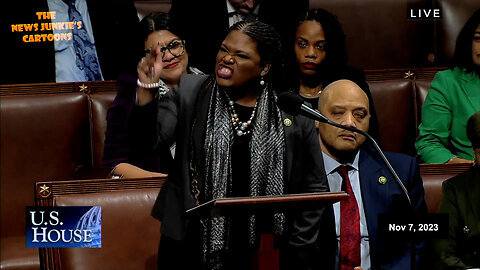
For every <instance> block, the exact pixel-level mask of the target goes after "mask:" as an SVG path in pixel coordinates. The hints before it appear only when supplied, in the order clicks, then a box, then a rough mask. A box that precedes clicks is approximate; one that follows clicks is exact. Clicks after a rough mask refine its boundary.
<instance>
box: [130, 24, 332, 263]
mask: <svg viewBox="0 0 480 270" xmlns="http://www.w3.org/2000/svg"><path fill="white" fill-rule="evenodd" d="M280 46H281V44H280V37H279V35H278V33H277V32H275V30H273V28H271V27H270V26H268V25H266V24H264V23H261V22H259V21H243V22H239V23H237V24H235V25H233V26H232V27H231V28H230V30H229V33H228V35H227V36H226V38H225V40H224V41H223V42H222V44H221V47H220V49H219V52H218V54H217V57H216V74H215V76H211V77H207V76H202V75H185V76H183V77H182V79H181V80H180V84H179V86H178V87H179V91H170V92H169V93H167V94H166V95H165V96H164V97H163V98H162V99H161V100H158V99H154V96H153V93H152V92H150V91H149V90H148V89H144V88H141V87H138V88H137V106H136V107H135V109H134V115H133V117H132V119H131V121H130V124H131V125H132V127H131V128H130V129H129V130H135V134H134V135H135V136H136V138H137V139H136V140H135V141H136V143H137V145H136V147H139V148H146V149H150V150H151V151H155V149H156V148H158V147H160V146H161V145H162V144H163V143H165V142H169V140H170V139H171V137H174V138H176V145H177V148H176V155H175V167H174V168H173V169H172V170H171V172H170V174H169V178H168V180H167V181H166V183H165V185H164V186H163V188H162V190H161V192H160V194H159V196H158V198H157V201H156V203H155V206H154V208H153V211H152V214H153V216H154V217H156V218H158V219H160V220H161V222H162V238H161V241H160V247H159V258H158V267H159V269H229V270H230V269H251V268H252V262H251V259H250V258H251V257H252V256H251V255H252V254H254V252H256V250H257V248H258V242H259V236H260V233H261V232H273V233H274V234H275V237H276V243H277V244H278V247H279V248H280V261H281V267H282V269H311V268H313V266H312V264H311V263H319V262H323V263H324V262H325V260H323V261H322V257H321V255H322V253H321V252H319V249H320V248H321V247H318V246H317V245H316V244H315V242H316V240H317V238H318V237H319V236H318V234H319V233H318V232H319V226H320V224H321V223H320V221H321V216H322V215H323V209H319V210H316V211H308V212H305V211H304V212H300V211H298V213H297V212H295V213H283V214H275V215H271V216H268V215H262V216H256V215H250V216H244V217H243V218H242V217H238V218H231V217H218V218H205V219H202V220H201V221H200V222H198V221H193V220H189V221H187V220H185V219H184V218H183V215H184V213H185V211H186V210H187V209H189V208H192V207H194V206H196V205H198V204H201V203H204V202H207V201H209V200H212V199H217V198H224V197H237V196H263V195H282V194H287V193H304V192H322V191H328V185H327V182H326V176H325V171H324V168H323V158H322V155H321V149H320V146H319V143H318V140H317V136H316V131H315V126H314V123H313V121H312V120H308V119H306V118H304V117H303V116H295V117H293V116H291V115H287V114H285V113H284V112H282V111H281V110H280V109H279V108H278V107H277V104H276V90H278V85H277V84H276V82H278V81H277V79H276V78H275V74H278V70H277V69H278V68H280V65H279V64H280V62H281V61H280V60H281V57H280V55H281V51H280ZM149 57H154V55H153V56H152V55H150V56H149ZM149 57H147V58H145V59H144V60H143V61H141V62H140V64H139V66H138V75H139V81H140V82H141V84H148V83H152V82H155V81H157V80H158V78H157V77H158V74H157V72H154V70H156V68H157V67H156V66H155V61H153V59H152V58H149ZM164 119H170V120H172V119H173V120H175V121H176V122H175V125H174V127H172V125H171V124H170V125H168V126H165V125H163V121H164ZM169 123H171V121H169ZM329 259H331V260H332V261H333V260H334V257H333V258H330V257H329Z"/></svg>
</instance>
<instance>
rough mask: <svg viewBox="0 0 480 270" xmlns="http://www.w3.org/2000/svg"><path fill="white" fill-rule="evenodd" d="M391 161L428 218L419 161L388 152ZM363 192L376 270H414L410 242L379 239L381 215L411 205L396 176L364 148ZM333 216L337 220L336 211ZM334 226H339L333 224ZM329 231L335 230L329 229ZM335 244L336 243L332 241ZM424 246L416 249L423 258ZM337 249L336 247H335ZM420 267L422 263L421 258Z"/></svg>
mask: <svg viewBox="0 0 480 270" xmlns="http://www.w3.org/2000/svg"><path fill="white" fill-rule="evenodd" d="M385 155H386V156H387V158H388V160H389V161H390V163H391V164H392V166H393V168H394V169H395V170H396V172H397V174H398V176H399V177H400V179H401V180H402V182H403V184H404V185H405V187H406V188H407V190H408V193H409V195H410V199H411V201H412V204H413V207H414V210H415V213H417V214H422V213H423V214H426V213H427V206H426V203H425V199H424V196H425V192H424V189H423V181H422V178H421V177H420V170H419V168H418V164H417V162H416V159H415V158H413V157H410V156H407V155H403V154H396V153H389V152H386V153H385ZM359 172H360V189H361V193H362V200H363V208H364V211H365V216H366V219H367V227H368V235H369V241H370V242H369V244H370V261H371V267H372V269H398V270H403V269H410V248H409V246H408V243H407V242H402V241H401V240H400V241H399V240H398V239H397V240H392V239H385V238H384V237H380V236H379V235H378V231H379V230H378V215H379V214H387V213H391V214H395V213H400V212H402V211H403V210H404V209H408V203H406V201H404V200H403V198H404V197H405V196H404V195H403V192H402V190H401V188H400V186H399V185H398V183H397V182H396V181H395V179H394V177H393V176H392V174H391V173H390V172H389V171H388V169H387V167H386V166H385V164H384V163H383V161H382V160H381V159H380V156H379V155H378V154H377V153H376V152H375V150H374V149H371V148H368V147H364V148H362V150H361V151H360V159H359ZM381 176H384V177H386V178H387V183H386V184H381V183H380V182H379V178H380V177H381ZM330 213H331V214H332V218H333V209H331V211H330ZM330 224H331V226H335V222H334V221H332V220H330ZM326 230H333V234H335V233H334V230H335V228H334V227H328V228H326ZM330 240H331V241H335V243H336V241H337V240H336V239H330ZM423 246H424V243H423V242H420V243H418V245H417V247H416V249H417V254H420V253H421V251H422V249H423ZM335 247H336V245H335ZM416 261H417V264H418V263H419V262H420V258H419V256H417V259H416Z"/></svg>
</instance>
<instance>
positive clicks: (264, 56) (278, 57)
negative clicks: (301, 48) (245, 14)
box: [229, 20, 283, 89]
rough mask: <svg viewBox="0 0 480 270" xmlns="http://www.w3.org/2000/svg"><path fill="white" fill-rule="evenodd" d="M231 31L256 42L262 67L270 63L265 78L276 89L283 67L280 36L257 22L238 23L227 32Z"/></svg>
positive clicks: (268, 26) (269, 27)
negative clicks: (240, 33) (238, 32)
mask: <svg viewBox="0 0 480 270" xmlns="http://www.w3.org/2000/svg"><path fill="white" fill-rule="evenodd" d="M233 30H236V31H240V32H242V33H243V34H245V35H247V36H249V37H251V38H252V39H253V40H255V41H256V42H257V46H258V53H259V55H260V60H261V63H262V65H265V64H267V63H270V70H269V72H268V74H267V75H266V76H265V77H266V79H267V80H269V81H270V83H272V84H274V85H275V86H276V87H274V89H277V87H279V86H280V85H281V84H280V83H279V76H281V75H280V69H281V68H282V67H283V58H282V49H281V48H282V42H281V37H280V34H279V33H278V32H277V31H276V30H275V29H273V27H271V26H270V25H268V24H266V23H263V22H260V21H258V20H244V21H241V22H238V23H236V24H234V25H232V27H230V30H229V32H230V31H233Z"/></svg>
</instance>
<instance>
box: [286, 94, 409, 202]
mask: <svg viewBox="0 0 480 270" xmlns="http://www.w3.org/2000/svg"><path fill="white" fill-rule="evenodd" d="M277 105H278V107H279V108H280V109H281V110H283V111H285V112H287V113H290V114H291V115H298V114H301V115H303V116H305V117H307V118H310V119H314V120H317V121H319V122H322V123H327V124H329V125H332V126H335V127H338V128H341V129H345V130H348V131H352V132H356V133H358V134H361V135H363V136H365V137H367V138H368V139H369V140H370V141H371V142H372V144H373V147H374V148H375V150H376V151H377V152H378V154H379V155H380V157H381V158H382V160H383V162H384V163H385V165H387V168H388V170H389V171H390V173H391V174H392V175H393V178H395V181H397V183H398V185H399V186H400V188H401V189H402V191H403V193H404V195H405V197H406V198H407V201H408V203H409V205H410V207H411V208H412V209H413V205H412V201H411V200H410V195H409V194H408V191H407V188H405V185H404V184H403V182H402V181H401V180H400V177H399V176H398V174H397V172H395V170H394V169H393V167H392V164H390V162H389V161H388V159H387V157H386V156H385V154H384V153H383V151H382V150H381V149H380V146H378V143H377V142H376V141H375V140H374V139H373V138H372V136H370V135H369V134H368V133H366V132H365V131H362V130H359V129H357V128H354V127H350V126H344V125H341V124H337V123H335V122H333V121H332V120H330V119H328V118H327V117H326V116H324V115H323V114H321V113H320V112H318V111H316V110H314V109H312V108H310V107H308V106H307V105H305V104H304V103H303V98H302V97H300V96H299V95H296V94H294V93H291V92H281V93H278V102H277Z"/></svg>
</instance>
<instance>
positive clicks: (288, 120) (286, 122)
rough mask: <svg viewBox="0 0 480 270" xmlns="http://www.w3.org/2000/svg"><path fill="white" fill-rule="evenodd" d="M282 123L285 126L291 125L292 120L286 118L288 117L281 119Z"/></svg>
mask: <svg viewBox="0 0 480 270" xmlns="http://www.w3.org/2000/svg"><path fill="white" fill-rule="evenodd" d="M283 124H284V125H285V126H287V127H289V126H291V125H292V120H290V119H288V118H285V119H283Z"/></svg>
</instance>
